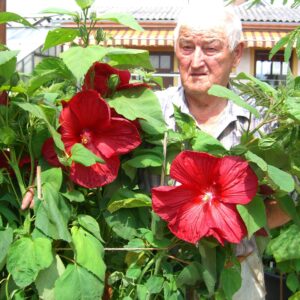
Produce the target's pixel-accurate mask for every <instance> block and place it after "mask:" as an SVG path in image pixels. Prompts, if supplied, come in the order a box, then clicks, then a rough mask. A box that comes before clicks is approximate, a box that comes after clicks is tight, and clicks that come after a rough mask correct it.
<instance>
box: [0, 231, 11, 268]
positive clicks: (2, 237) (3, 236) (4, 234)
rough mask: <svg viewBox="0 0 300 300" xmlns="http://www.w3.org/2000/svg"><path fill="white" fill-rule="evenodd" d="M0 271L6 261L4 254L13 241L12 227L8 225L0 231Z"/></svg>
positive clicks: (5, 254)
mask: <svg viewBox="0 0 300 300" xmlns="http://www.w3.org/2000/svg"><path fill="white" fill-rule="evenodd" d="M0 241H1V243H0V271H1V270H2V269H3V267H4V265H5V263H6V256H7V252H8V249H9V246H10V245H11V243H12V241H13V230H12V228H10V227H8V228H7V229H5V230H1V231H0Z"/></svg>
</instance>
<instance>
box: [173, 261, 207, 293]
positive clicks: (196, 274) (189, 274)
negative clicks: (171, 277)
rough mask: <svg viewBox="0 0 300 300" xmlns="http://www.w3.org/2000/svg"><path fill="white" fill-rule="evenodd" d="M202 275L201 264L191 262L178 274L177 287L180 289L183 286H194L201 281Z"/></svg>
mask: <svg viewBox="0 0 300 300" xmlns="http://www.w3.org/2000/svg"><path fill="white" fill-rule="evenodd" d="M202 273H203V267H202V266H201V264H200V263H198V262H196V261H193V262H192V263H190V264H189V265H188V266H186V267H184V268H183V270H182V271H181V272H180V273H179V275H178V277H177V280H176V283H177V286H178V287H179V288H180V287H182V286H185V285H191V286H193V285H195V284H196V283H197V282H199V281H201V280H202Z"/></svg>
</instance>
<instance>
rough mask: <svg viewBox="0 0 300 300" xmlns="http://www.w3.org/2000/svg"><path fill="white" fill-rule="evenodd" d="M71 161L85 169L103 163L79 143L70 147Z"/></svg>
mask: <svg viewBox="0 0 300 300" xmlns="http://www.w3.org/2000/svg"><path fill="white" fill-rule="evenodd" d="M71 159H72V160H73V161H75V162H77V163H80V164H82V165H84V166H86V167H90V166H92V165H94V164H96V163H104V160H103V159H102V158H101V157H99V156H97V155H96V154H94V153H93V152H92V151H90V150H89V149H87V148H86V147H84V146H83V145H82V144H80V143H76V144H74V146H73V147H72V149H71Z"/></svg>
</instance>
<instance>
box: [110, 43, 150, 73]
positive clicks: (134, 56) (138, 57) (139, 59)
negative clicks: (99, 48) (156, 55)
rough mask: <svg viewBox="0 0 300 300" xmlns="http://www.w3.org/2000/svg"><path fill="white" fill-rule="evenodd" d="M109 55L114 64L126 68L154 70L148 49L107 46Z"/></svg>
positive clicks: (111, 63)
mask: <svg viewBox="0 0 300 300" xmlns="http://www.w3.org/2000/svg"><path fill="white" fill-rule="evenodd" d="M107 57H108V58H109V64H110V65H112V66H122V68H125V69H130V68H134V67H137V68H144V69H147V70H153V67H152V64H151V62H150V57H149V52H148V51H147V50H141V49H125V48H107Z"/></svg>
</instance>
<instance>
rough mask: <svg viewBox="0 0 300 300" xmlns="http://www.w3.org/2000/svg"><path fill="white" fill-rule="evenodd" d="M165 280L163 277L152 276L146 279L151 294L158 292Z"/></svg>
mask: <svg viewBox="0 0 300 300" xmlns="http://www.w3.org/2000/svg"><path fill="white" fill-rule="evenodd" d="M164 281H165V280H164V278H163V277H160V276H150V277H149V278H148V280H147V281H146V283H145V286H146V287H147V289H148V291H149V292H150V293H151V294H158V293H159V292H160V291H161V290H162V288H163V284H164Z"/></svg>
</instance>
